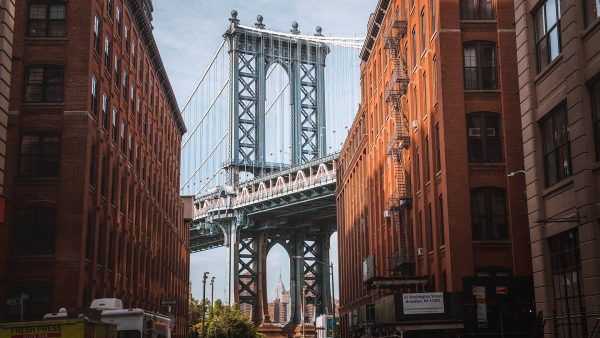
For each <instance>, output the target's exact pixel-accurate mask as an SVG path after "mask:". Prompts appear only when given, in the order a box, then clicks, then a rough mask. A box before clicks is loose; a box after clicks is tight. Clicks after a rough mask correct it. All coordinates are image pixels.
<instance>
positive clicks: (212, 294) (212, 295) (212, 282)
mask: <svg viewBox="0 0 600 338" xmlns="http://www.w3.org/2000/svg"><path fill="white" fill-rule="evenodd" d="M214 299H215V276H213V277H212V278H211V279H210V305H211V306H215V303H213V301H214Z"/></svg>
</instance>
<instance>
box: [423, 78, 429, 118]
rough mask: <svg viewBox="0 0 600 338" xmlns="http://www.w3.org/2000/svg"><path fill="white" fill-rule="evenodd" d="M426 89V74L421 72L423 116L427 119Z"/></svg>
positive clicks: (427, 100)
mask: <svg viewBox="0 0 600 338" xmlns="http://www.w3.org/2000/svg"><path fill="white" fill-rule="evenodd" d="M427 92H428V87H427V74H426V73H425V72H423V114H425V117H427V114H428V113H429V98H428V97H427Z"/></svg>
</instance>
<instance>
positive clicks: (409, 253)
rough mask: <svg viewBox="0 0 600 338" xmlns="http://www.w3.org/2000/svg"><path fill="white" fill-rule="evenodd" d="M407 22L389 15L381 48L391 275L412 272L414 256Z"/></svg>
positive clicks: (402, 274) (411, 273) (397, 16)
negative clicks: (388, 124) (394, 240)
mask: <svg viewBox="0 0 600 338" xmlns="http://www.w3.org/2000/svg"><path fill="white" fill-rule="evenodd" d="M406 30H407V21H406V19H405V18H400V16H399V15H398V13H396V15H395V16H394V17H393V18H392V20H391V21H390V24H389V26H388V27H387V29H386V31H385V33H384V48H385V49H387V50H388V51H389V53H390V60H391V66H392V76H391V77H390V79H389V80H388V82H387V84H386V90H385V99H386V102H388V104H389V107H390V108H391V110H392V115H393V119H394V131H393V133H392V135H391V136H390V139H389V140H388V155H389V156H391V157H392V163H393V165H394V168H393V170H394V176H395V183H396V188H395V191H394V192H393V194H392V196H391V198H390V199H389V202H388V214H389V215H390V218H391V220H392V225H393V226H394V228H395V229H397V233H398V235H397V236H398V247H399V249H398V251H397V252H396V253H394V255H392V256H391V257H390V259H389V270H390V272H391V273H392V274H393V275H401V276H411V275H413V274H414V266H415V257H414V250H413V241H412V227H411V225H410V222H409V220H408V215H407V212H406V210H407V209H408V208H410V207H411V206H412V195H411V189H410V177H409V176H408V174H407V173H406V169H405V165H404V164H405V163H404V158H405V155H406V154H405V151H406V150H408V149H409V147H410V129H409V125H408V116H407V114H408V110H407V107H408V105H407V104H406V92H407V89H408V84H409V82H410V79H409V77H408V69H407V65H406V60H404V59H403V58H402V55H403V53H401V48H400V39H402V38H404V37H405V36H406Z"/></svg>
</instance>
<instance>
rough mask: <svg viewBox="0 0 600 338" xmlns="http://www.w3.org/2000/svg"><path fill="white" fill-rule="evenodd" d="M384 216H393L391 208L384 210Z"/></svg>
mask: <svg viewBox="0 0 600 338" xmlns="http://www.w3.org/2000/svg"><path fill="white" fill-rule="evenodd" d="M383 217H385V218H390V217H392V213H391V212H390V211H389V210H384V211H383Z"/></svg>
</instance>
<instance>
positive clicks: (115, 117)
mask: <svg viewBox="0 0 600 338" xmlns="http://www.w3.org/2000/svg"><path fill="white" fill-rule="evenodd" d="M118 120H119V112H118V111H117V108H113V115H112V140H113V142H115V143H117V138H118V137H119V130H118V129H117V128H118V124H117V121H118Z"/></svg>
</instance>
